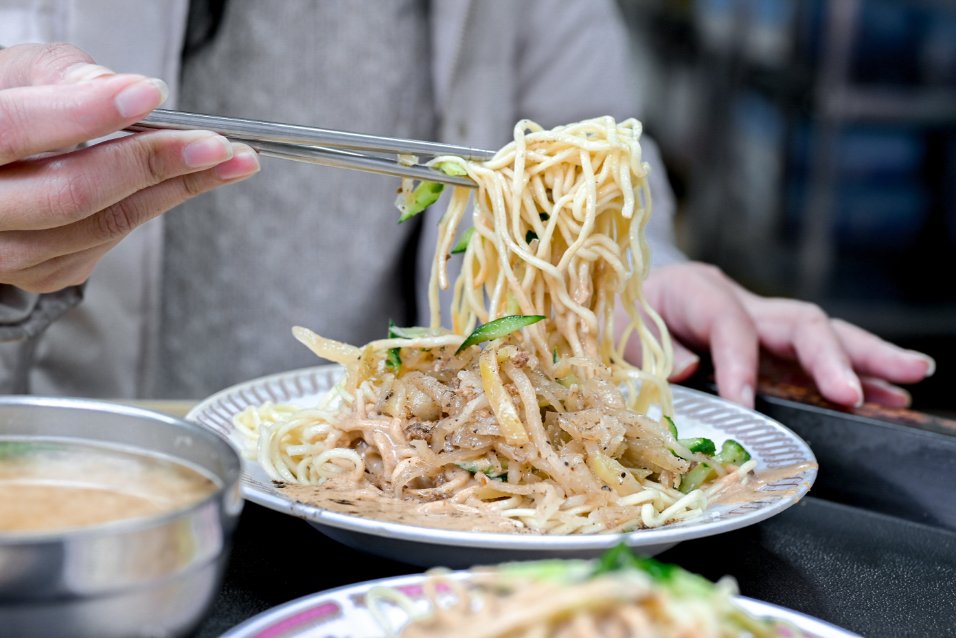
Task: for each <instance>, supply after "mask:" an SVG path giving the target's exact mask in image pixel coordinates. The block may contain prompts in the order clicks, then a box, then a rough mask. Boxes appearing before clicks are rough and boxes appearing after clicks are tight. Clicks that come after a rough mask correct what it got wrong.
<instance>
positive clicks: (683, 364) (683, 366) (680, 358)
mask: <svg viewBox="0 0 956 638" xmlns="http://www.w3.org/2000/svg"><path fill="white" fill-rule="evenodd" d="M698 363H700V357H698V356H697V355H696V354H694V353H693V352H684V353H682V354H678V355H677V357H676V358H675V359H674V371H673V372H672V373H671V374H672V375H674V376H680V375H683V374H684V373H685V372H687V371H688V370H690V369H691V368H693V367H694V366H696V365H697V364H698Z"/></svg>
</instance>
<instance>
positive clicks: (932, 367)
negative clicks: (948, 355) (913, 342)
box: [910, 350, 936, 377]
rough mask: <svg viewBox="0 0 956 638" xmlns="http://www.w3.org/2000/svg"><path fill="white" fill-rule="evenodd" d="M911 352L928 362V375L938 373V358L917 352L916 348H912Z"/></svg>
mask: <svg viewBox="0 0 956 638" xmlns="http://www.w3.org/2000/svg"><path fill="white" fill-rule="evenodd" d="M910 352H912V353H913V354H914V355H916V356H917V357H919V358H920V359H923V360H924V361H925V362H926V377H931V376H933V375H934V374H936V359H934V358H933V357H931V356H929V355H926V354H923V353H922V352H916V351H915V350H911V351H910Z"/></svg>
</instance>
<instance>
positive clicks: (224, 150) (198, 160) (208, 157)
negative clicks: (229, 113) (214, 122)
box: [183, 135, 233, 168]
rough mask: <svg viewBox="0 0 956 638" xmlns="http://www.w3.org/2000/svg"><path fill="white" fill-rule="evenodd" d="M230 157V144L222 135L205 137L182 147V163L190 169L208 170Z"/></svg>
mask: <svg viewBox="0 0 956 638" xmlns="http://www.w3.org/2000/svg"><path fill="white" fill-rule="evenodd" d="M232 156H233V151H232V144H230V143H229V140H227V139H226V138H224V137H223V136H222V135H207V136H205V137H203V138H202V139H199V140H196V141H195V142H190V143H189V144H187V145H186V146H184V147H183V161H184V162H185V163H186V166H189V167H191V168H209V167H210V166H215V165H216V164H221V163H223V162H225V161H226V160H228V159H230V158H232Z"/></svg>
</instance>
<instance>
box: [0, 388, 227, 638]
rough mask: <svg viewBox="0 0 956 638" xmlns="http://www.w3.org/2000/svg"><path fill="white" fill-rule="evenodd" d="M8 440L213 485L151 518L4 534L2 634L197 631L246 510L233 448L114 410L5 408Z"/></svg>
mask: <svg viewBox="0 0 956 638" xmlns="http://www.w3.org/2000/svg"><path fill="white" fill-rule="evenodd" d="M0 441H6V442H11V441H12V442H14V445H27V446H30V448H31V449H37V448H44V447H48V448H49V447H55V448H57V449H60V448H64V449H66V448H69V447H70V446H74V445H76V446H91V445H92V446H95V447H97V448H103V449H106V448H109V449H111V450H122V452H123V453H124V455H125V456H124V459H126V458H132V457H135V456H137V455H140V456H142V457H148V458H150V459H163V460H165V461H168V462H175V463H176V464H179V465H182V466H186V467H188V468H191V470H190V471H193V470H194V471H195V472H197V473H198V474H200V475H202V476H205V477H206V478H207V479H208V480H209V481H211V482H212V483H213V484H214V487H213V488H212V489H213V491H212V492H211V493H209V494H208V495H206V496H204V497H202V498H200V499H199V500H198V501H194V502H192V503H191V504H186V505H183V506H181V507H178V508H174V509H164V510H162V511H160V512H159V513H157V514H155V515H149V516H143V517H138V518H128V519H125V520H115V521H113V522H106V523H98V524H95V525H89V526H83V527H72V528H68V529H50V530H48V531H37V532H27V531H16V532H6V533H0V634H2V635H4V636H17V637H18V638H31V637H33V636H43V637H48V636H63V637H67V636H74V637H94V636H95V637H96V638H112V637H117V638H118V637H123V638H128V637H136V636H143V637H146V636H181V635H186V634H188V633H189V632H190V631H191V630H192V629H193V628H194V627H195V626H196V624H197V623H198V622H199V620H200V619H201V618H202V615H203V614H204V613H205V611H206V609H207V608H208V606H209V603H210V602H211V601H212V600H213V598H214V597H215V595H216V592H217V591H218V587H219V581H220V576H221V572H222V568H223V565H224V564H225V561H226V557H227V555H228V548H229V545H230V543H231V540H232V532H233V529H234V528H235V524H236V521H237V519H238V516H239V512H240V510H241V508H242V502H243V501H242V498H241V494H240V491H239V472H240V462H239V455H238V453H237V452H236V451H235V449H233V447H232V446H230V445H229V443H228V442H227V441H226V440H224V439H223V438H221V437H218V436H216V435H214V434H213V433H211V432H209V431H206V430H204V429H203V428H200V427H197V426H196V425H195V424H194V423H189V422H186V421H183V420H180V419H175V418H173V417H169V416H165V415H162V414H159V413H155V412H150V411H147V410H141V409H137V408H131V407H125V406H119V405H116V404H112V403H104V402H98V401H87V400H79V399H49V398H41V397H0ZM27 454H32V452H27ZM91 467H94V466H91ZM124 467H127V468H128V467H134V466H129V465H127V466H124ZM84 468H85V466H84ZM85 469H88V468H85ZM89 476H90V474H83V475H82V476H80V477H79V478H78V479H70V482H68V483H67V482H65V481H62V480H61V481H59V483H60V484H62V485H66V486H68V487H64V489H68V490H72V488H74V487H76V486H80V487H82V486H84V485H87V484H89V485H92V479H90V480H88V479H89ZM112 485H113V484H111V485H110V487H112ZM96 486H97V487H96V488H93V489H100V488H101V487H102V486H105V484H104V483H97V484H96ZM117 491H120V490H117ZM72 493H73V492H72V491H71V494H72ZM2 506H3V505H2V503H0V507H2ZM8 511H15V510H13V509H12V508H11V510H8ZM12 529H17V528H16V527H14V528H12Z"/></svg>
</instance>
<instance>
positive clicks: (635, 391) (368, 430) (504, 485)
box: [237, 117, 752, 534]
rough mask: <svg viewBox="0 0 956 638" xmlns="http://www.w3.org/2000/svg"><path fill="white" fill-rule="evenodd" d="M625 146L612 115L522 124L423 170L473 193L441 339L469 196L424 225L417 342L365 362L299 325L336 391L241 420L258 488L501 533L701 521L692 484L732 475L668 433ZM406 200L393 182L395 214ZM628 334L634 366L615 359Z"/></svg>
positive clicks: (381, 346)
mask: <svg viewBox="0 0 956 638" xmlns="http://www.w3.org/2000/svg"><path fill="white" fill-rule="evenodd" d="M640 134H641V128H640V124H639V123H638V122H637V121H635V120H627V121H625V122H622V123H616V122H615V121H614V120H613V119H611V118H609V117H603V118H598V119H593V120H587V121H583V122H579V123H576V124H572V125H568V126H563V127H558V128H555V129H553V130H543V129H542V128H541V127H540V126H538V125H537V124H535V123H533V122H529V121H522V122H519V123H518V125H517V126H516V127H515V131H514V141H513V142H512V143H510V144H508V145H507V146H505V147H504V148H502V149H501V150H500V151H499V152H498V153H497V154H496V155H495V157H494V158H493V159H491V160H490V161H487V162H482V163H479V162H469V161H466V160H464V159H462V158H458V157H440V158H437V159H435V160H434V161H433V165H434V166H435V167H437V168H440V169H441V170H445V171H446V172H451V173H454V174H467V175H468V176H469V177H470V178H471V179H473V180H474V181H475V182H476V183H477V184H478V190H477V193H476V194H475V196H474V204H473V207H472V215H471V218H472V225H473V226H472V227H473V229H474V230H473V234H472V235H471V236H470V238H468V240H467V246H466V247H465V248H464V255H463V260H462V264H461V271H460V274H459V275H458V277H457V278H456V280H455V281H454V284H453V300H452V305H451V309H450V315H451V316H450V325H451V329H450V330H448V329H445V328H442V316H441V310H440V308H439V301H438V300H439V291H440V290H441V289H444V288H447V287H449V285H450V282H449V276H448V262H449V259H450V258H451V253H452V251H453V249H454V245H455V238H456V236H457V235H458V234H459V226H460V225H461V223H462V221H463V220H464V219H465V218H466V212H467V210H468V205H469V201H470V199H471V194H470V191H469V190H468V189H465V188H455V190H454V192H453V193H452V196H451V199H450V202H449V205H448V208H447V210H446V212H445V214H444V216H443V217H442V219H441V221H440V222H439V238H438V242H437V246H436V250H435V257H434V263H433V266H432V273H431V278H430V282H429V300H430V308H431V312H430V317H429V327H427V328H393V329H391V330H390V334H389V338H386V339H381V340H377V341H373V342H371V343H369V344H367V345H366V346H364V347H361V348H359V347H355V346H351V345H348V344H344V343H339V342H336V341H333V340H330V339H325V338H323V337H320V336H318V335H316V334H315V333H312V332H311V331H309V330H307V329H304V328H295V329H294V330H293V332H294V334H295V336H296V338H298V339H299V340H300V341H302V342H303V343H304V344H305V345H307V346H308V347H309V348H311V349H312V350H313V351H314V352H315V353H316V354H317V355H318V356H320V357H322V358H325V359H328V360H331V361H334V362H337V363H339V364H341V365H342V366H343V367H344V368H345V378H344V379H343V381H342V382H341V383H340V384H339V385H338V386H337V387H336V389H335V390H334V391H333V392H331V393H330V395H329V396H328V397H326V398H325V399H324V400H323V402H322V404H321V405H319V406H318V407H316V408H312V409H309V410H294V409H289V408H285V407H276V406H263V407H261V408H257V409H249V410H247V411H245V412H243V413H242V414H240V415H238V417H237V424H238V427H239V429H240V430H241V431H242V432H243V433H244V434H245V436H246V438H247V441H248V453H249V454H250V455H252V456H254V457H255V458H256V459H257V460H258V462H259V463H260V465H262V467H263V468H265V470H266V471H267V473H268V474H269V475H270V477H271V478H272V479H274V480H276V481H281V482H283V483H288V484H297V485H303V484H305V485H324V486H327V487H328V488H329V489H331V487H332V486H335V487H336V488H337V489H338V490H339V493H348V494H350V495H351V496H350V498H349V499H348V502H349V505H350V506H353V505H355V503H356V502H359V501H362V500H363V499H364V500H366V501H372V502H375V501H378V502H380V501H381V499H394V500H397V501H400V502H403V503H406V504H408V506H409V507H411V508H416V509H415V511H418V512H420V513H422V514H425V513H431V514H437V513H442V512H446V513H447V512H455V513H458V514H462V515H464V514H467V515H469V516H472V517H474V518H475V519H476V521H477V520H480V519H486V520H494V521H496V525H497V526H498V527H496V528H495V529H502V525H503V526H504V527H503V528H504V529H506V530H507V531H532V532H538V533H552V534H581V533H596V532H609V531H622V530H631V529H637V528H643V527H657V526H660V525H664V524H666V523H669V522H675V521H682V520H687V519H690V518H693V517H696V516H700V514H701V513H702V511H703V510H704V508H705V507H706V505H707V494H706V491H705V489H697V487H698V486H697V485H696V484H694V485H689V484H688V482H687V479H686V477H688V476H689V472H691V473H693V472H696V473H697V474H700V475H701V477H700V478H699V481H698V482H699V483H704V482H705V480H709V479H710V478H712V475H713V476H722V475H725V474H726V473H727V471H728V469H732V468H730V467H729V466H730V465H739V464H740V463H741V462H743V461H744V460H746V459H744V458H741V459H738V460H737V461H736V462H729V461H727V460H720V459H719V458H718V457H715V456H713V454H712V452H713V450H712V448H713V444H712V443H711V444H710V447H711V454H710V455H708V454H706V453H701V452H699V451H695V450H692V449H691V448H690V447H688V445H689V444H687V442H686V441H685V440H678V439H677V438H676V433H675V432H674V431H672V429H671V427H670V426H669V424H668V422H667V419H666V416H667V415H670V414H671V412H672V409H671V399H670V391H669V388H668V386H667V382H666V378H667V375H668V374H669V372H670V370H671V365H672V353H671V346H670V341H669V338H668V336H667V331H666V328H665V326H664V325H663V322H662V321H661V319H660V318H659V317H658V315H657V314H656V313H655V312H654V310H653V309H652V308H650V307H649V305H648V304H647V303H646V302H645V300H644V298H643V296H642V293H641V283H642V281H643V280H644V279H645V277H646V275H647V269H648V265H649V256H648V248H647V244H646V241H645V239H644V228H645V226H646V224H647V220H648V216H649V215H650V193H649V189H648V182H647V179H646V178H647V171H648V167H647V165H646V164H645V163H643V162H642V161H641V151H640V144H639V137H640ZM429 187H430V185H429ZM433 191H434V189H430V192H433ZM435 196H436V197H437V195H435ZM416 197H417V195H416V191H415V190H413V188H412V184H411V183H409V182H406V183H404V184H403V190H402V194H401V195H400V201H405V202H407V201H412V200H414V199H415V198H416ZM409 214H412V213H411V212H410V211H409V210H406V211H405V216H408V215H409ZM616 309H620V310H622V311H623V313H624V316H626V317H627V320H628V325H627V326H624V327H623V328H624V329H623V330H617V329H616V326H615V311H616ZM620 310H619V311H620ZM539 319H543V320H541V321H539ZM469 333H471V334H472V336H471V337H469V338H468V339H467V340H465V337H464V336H465V335H467V334H469ZM631 335H637V337H638V338H639V339H640V342H641V345H642V357H643V360H642V362H641V365H640V367H634V366H632V365H631V364H629V363H628V362H626V361H625V360H624V358H623V355H622V353H623V350H624V345H625V343H626V341H627V339H628V338H629V337H630V336H631ZM479 342H485V343H484V344H483V345H482V346H479V345H477V344H478V343H479ZM472 344H474V345H472ZM622 388H623V390H622ZM735 445H736V444H735ZM738 447H739V446H738ZM751 467H752V466H751ZM748 469H749V467H748ZM698 470H706V472H700V471H698ZM740 474H741V476H743V475H744V474H745V473H743V472H741V473H740ZM297 494H298V495H300V496H301V494H302V492H301V491H300V492H297ZM316 494H318V492H316ZM353 496H354V498H352V497H353ZM297 497H298V496H297ZM335 502H341V499H339V500H337V501H335ZM326 504H327V503H326V502H325V501H323V506H324V505H326ZM476 529H477V528H476Z"/></svg>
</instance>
